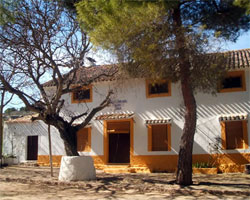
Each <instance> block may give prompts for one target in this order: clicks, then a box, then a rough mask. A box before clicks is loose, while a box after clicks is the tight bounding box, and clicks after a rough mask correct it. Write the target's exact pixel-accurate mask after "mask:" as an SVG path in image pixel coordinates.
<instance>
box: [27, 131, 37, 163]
mask: <svg viewBox="0 0 250 200" xmlns="http://www.w3.org/2000/svg"><path fill="white" fill-rule="evenodd" d="M37 154H38V136H28V152H27V160H37Z"/></svg>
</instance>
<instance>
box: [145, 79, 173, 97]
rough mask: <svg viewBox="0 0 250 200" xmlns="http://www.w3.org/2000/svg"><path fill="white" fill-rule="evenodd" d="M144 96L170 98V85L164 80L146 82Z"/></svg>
mask: <svg viewBox="0 0 250 200" xmlns="http://www.w3.org/2000/svg"><path fill="white" fill-rule="evenodd" d="M146 96H147V98H152V97H163V96H171V83H170V82H169V81H166V80H161V81H158V82H153V81H149V80H146Z"/></svg>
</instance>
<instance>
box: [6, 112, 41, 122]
mask: <svg viewBox="0 0 250 200" xmlns="http://www.w3.org/2000/svg"><path fill="white" fill-rule="evenodd" d="M37 116H38V114H33V115H26V116H22V117H19V118H16V119H9V120H8V121H6V123H31V122H32V120H31V118H32V117H37Z"/></svg>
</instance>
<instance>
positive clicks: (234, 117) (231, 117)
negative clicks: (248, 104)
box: [219, 113, 248, 121]
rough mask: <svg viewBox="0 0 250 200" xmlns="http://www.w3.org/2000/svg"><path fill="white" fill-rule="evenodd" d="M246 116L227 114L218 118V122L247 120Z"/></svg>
mask: <svg viewBox="0 0 250 200" xmlns="http://www.w3.org/2000/svg"><path fill="white" fill-rule="evenodd" d="M247 117H248V115H247V114H245V113H243V114H228V115H221V116H220V117H219V121H239V120H247Z"/></svg>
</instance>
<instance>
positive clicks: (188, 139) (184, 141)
mask: <svg viewBox="0 0 250 200" xmlns="http://www.w3.org/2000/svg"><path fill="white" fill-rule="evenodd" d="M181 90H182V95H183V100H184V106H185V122H184V128H183V133H182V137H181V141H180V150H179V158H178V169H177V176H176V182H177V183H178V184H180V185H191V184H192V154H193V143H194V134H195V128H196V101H195V98H194V94H193V89H192V87H191V86H190V83H189V81H188V77H186V78H184V79H183V80H181Z"/></svg>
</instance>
